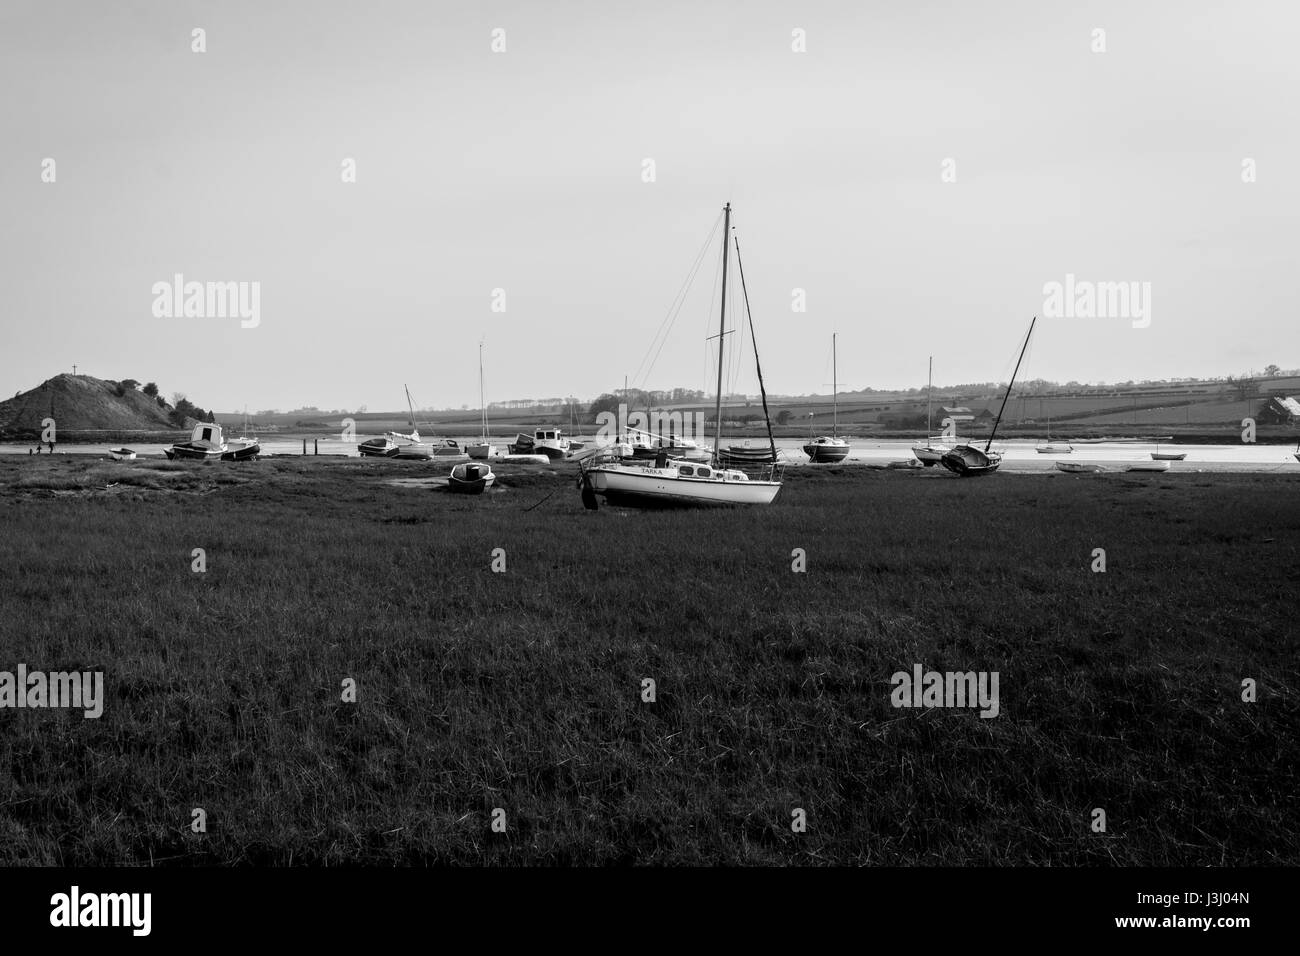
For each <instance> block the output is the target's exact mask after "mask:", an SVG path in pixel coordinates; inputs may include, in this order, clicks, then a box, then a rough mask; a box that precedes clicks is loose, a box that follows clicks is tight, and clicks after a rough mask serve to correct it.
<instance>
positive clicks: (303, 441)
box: [302, 438, 307, 455]
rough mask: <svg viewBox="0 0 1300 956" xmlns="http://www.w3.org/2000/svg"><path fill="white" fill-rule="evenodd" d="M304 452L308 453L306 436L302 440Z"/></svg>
mask: <svg viewBox="0 0 1300 956" xmlns="http://www.w3.org/2000/svg"><path fill="white" fill-rule="evenodd" d="M302 453H303V454H304V455H305V454H307V439H305V438H304V439H303V440H302Z"/></svg>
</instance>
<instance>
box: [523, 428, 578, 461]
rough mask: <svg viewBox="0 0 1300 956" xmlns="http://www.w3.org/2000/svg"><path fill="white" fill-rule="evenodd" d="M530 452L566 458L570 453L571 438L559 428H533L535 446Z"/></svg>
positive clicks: (553, 457) (549, 456) (548, 456)
mask: <svg viewBox="0 0 1300 956" xmlns="http://www.w3.org/2000/svg"><path fill="white" fill-rule="evenodd" d="M528 454H533V455H545V456H546V457H547V458H552V459H555V458H565V457H567V456H568V454H569V439H568V438H566V437H565V435H564V432H563V431H562V430H561V429H559V428H553V427H549V426H546V427H539V428H536V429H534V430H533V447H532V450H531V451H530V452H528Z"/></svg>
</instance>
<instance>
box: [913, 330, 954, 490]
mask: <svg viewBox="0 0 1300 956" xmlns="http://www.w3.org/2000/svg"><path fill="white" fill-rule="evenodd" d="M933 389H934V356H933V355H931V356H930V373H929V375H928V376H927V378H926V383H925V433H926V434H927V435H929V434H930V432H932V431H933V430H934V420H933V415H932V406H931V401H930V399H931V393H932V391H933ZM956 427H957V426H956V425H955V424H954V425H953V429H954V431H955V430H956ZM950 451H952V445H950V444H949V443H948V441H947V436H945V435H938V436H932V437H930V438H927V439H926V440H925V444H924V445H913V446H912V454H913V455H915V456H916V457H917V460H918V461H920V462H921V464H923V465H925V467H927V468H932V467H934V466H935V465H937V464H939V462H940V460H941V459H942V458H943V456H944V455H946V454H948V452H950Z"/></svg>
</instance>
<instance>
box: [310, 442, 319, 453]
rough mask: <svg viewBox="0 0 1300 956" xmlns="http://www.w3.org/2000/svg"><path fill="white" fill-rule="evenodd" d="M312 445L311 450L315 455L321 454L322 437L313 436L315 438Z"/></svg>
mask: <svg viewBox="0 0 1300 956" xmlns="http://www.w3.org/2000/svg"><path fill="white" fill-rule="evenodd" d="M311 447H312V452H311V453H312V454H313V455H319V454H320V439H319V438H313V439H312V440H311Z"/></svg>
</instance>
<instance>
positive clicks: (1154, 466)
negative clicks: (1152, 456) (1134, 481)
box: [1124, 461, 1169, 471]
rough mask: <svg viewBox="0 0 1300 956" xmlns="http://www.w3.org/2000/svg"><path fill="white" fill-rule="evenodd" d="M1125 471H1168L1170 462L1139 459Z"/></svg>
mask: <svg viewBox="0 0 1300 956" xmlns="http://www.w3.org/2000/svg"><path fill="white" fill-rule="evenodd" d="M1124 470H1125V471H1168V470H1169V462H1167V461H1139V462H1136V463H1135V464H1132V465H1129V466H1128V467H1127V468H1125V469H1124Z"/></svg>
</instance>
